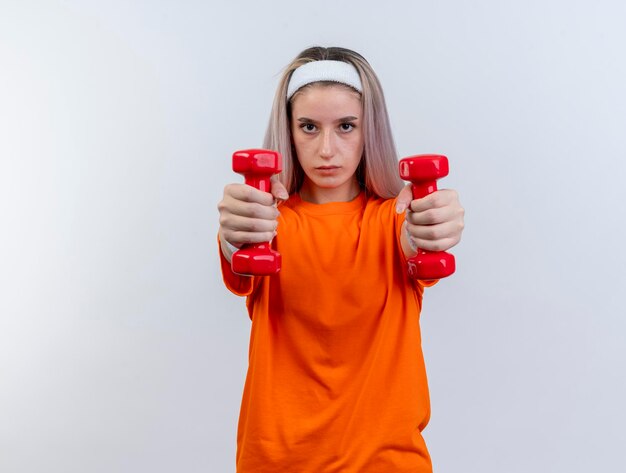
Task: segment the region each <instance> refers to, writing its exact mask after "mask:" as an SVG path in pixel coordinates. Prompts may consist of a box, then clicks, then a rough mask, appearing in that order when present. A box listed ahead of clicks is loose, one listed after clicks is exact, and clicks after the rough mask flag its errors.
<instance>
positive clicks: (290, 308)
mask: <svg viewBox="0 0 626 473" xmlns="http://www.w3.org/2000/svg"><path fill="white" fill-rule="evenodd" d="M279 210H280V213H281V215H280V217H279V226H278V235H277V237H276V238H275V239H274V242H273V246H274V247H275V248H276V249H277V250H278V251H279V252H280V253H281V254H282V269H281V271H280V272H279V273H278V274H276V275H273V276H265V277H245V276H239V275H236V274H234V273H232V271H231V270H230V265H229V264H228V262H227V261H226V260H225V259H224V258H223V256H222V257H221V261H222V274H223V278H224V282H225V284H226V286H227V287H228V289H230V290H231V291H232V292H234V293H235V294H238V295H242V296H247V307H248V312H249V315H250V318H251V320H252V331H251V339H250V352H249V367H248V374H247V377H246V383H245V388H244V393H243V400H242V405H241V413H240V418H239V430H238V435H237V445H238V448H237V472H239V473H265V472H267V473H277V472H284V473H381V472H382V473H400V472H411V473H418V472H419V473H422V472H430V471H432V467H431V462H430V457H429V454H428V451H427V449H426V446H425V444H424V441H423V439H422V435H421V431H422V430H423V429H424V427H425V426H426V424H427V423H428V419H429V415H430V405H429V397H428V386H427V380H426V372H425V368H424V360H423V355H422V349H421V338H420V328H419V315H420V308H421V302H422V293H423V285H422V284H420V283H416V282H413V281H411V280H410V279H409V278H408V276H407V272H406V260H405V257H404V254H403V252H402V249H401V246H400V238H399V234H400V233H399V232H400V228H401V225H402V222H403V219H404V214H401V215H397V214H396V213H395V200H383V199H380V198H377V197H369V198H368V197H366V196H365V194H364V193H361V194H360V195H359V196H358V197H357V198H356V199H355V200H353V201H351V202H339V203H330V204H321V205H317V204H311V203H308V202H304V201H302V200H301V199H300V198H299V197H298V196H297V195H292V196H291V197H290V198H289V200H288V201H286V202H285V203H284V204H282V205H281V206H280V207H279ZM220 254H221V252H220Z"/></svg>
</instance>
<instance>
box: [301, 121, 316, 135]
mask: <svg viewBox="0 0 626 473" xmlns="http://www.w3.org/2000/svg"><path fill="white" fill-rule="evenodd" d="M300 128H302V130H304V131H305V132H306V133H313V132H314V131H315V125H313V124H312V123H303V124H302V125H300Z"/></svg>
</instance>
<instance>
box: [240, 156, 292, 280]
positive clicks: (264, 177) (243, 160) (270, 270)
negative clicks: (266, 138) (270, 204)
mask: <svg viewBox="0 0 626 473" xmlns="http://www.w3.org/2000/svg"><path fill="white" fill-rule="evenodd" d="M281 170H282V159H281V156H280V153H278V152H277V151H270V150H266V149H246V150H242V151H236V152H235V153H233V171H235V172H236V173H238V174H243V176H244V177H245V180H246V181H245V182H246V184H248V185H249V186H252V187H256V188H257V189H259V190H262V191H263V192H270V188H271V183H270V177H271V176H272V174H276V173H279V172H280V171H281ZM280 263H281V257H280V253H278V252H277V251H275V250H272V248H271V247H270V244H269V242H264V243H253V244H250V245H245V246H244V247H243V248H241V249H240V250H239V251H235V253H233V256H232V259H231V262H230V264H231V267H232V269H233V272H235V273H237V274H248V275H254V276H266V275H268V274H276V273H277V272H278V271H280Z"/></svg>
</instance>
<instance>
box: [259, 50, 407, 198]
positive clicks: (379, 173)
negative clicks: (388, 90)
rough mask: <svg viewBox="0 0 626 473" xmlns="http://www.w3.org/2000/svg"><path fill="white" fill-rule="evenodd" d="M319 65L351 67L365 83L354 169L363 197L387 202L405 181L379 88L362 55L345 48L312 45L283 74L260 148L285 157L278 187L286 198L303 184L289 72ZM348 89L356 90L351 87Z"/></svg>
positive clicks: (376, 78) (396, 193) (372, 71)
mask: <svg viewBox="0 0 626 473" xmlns="http://www.w3.org/2000/svg"><path fill="white" fill-rule="evenodd" d="M323 60H334V61H343V62H347V63H349V64H352V65H353V66H354V67H355V68H356V70H357V71H358V73H359V76H360V78H361V82H362V84H363V92H362V93H360V96H361V104H362V105H363V125H362V126H363V136H364V147H363V157H362V158H361V163H360V164H359V167H358V169H357V180H358V181H359V185H360V186H361V187H362V188H363V189H365V191H366V192H368V193H370V194H375V195H377V196H379V197H382V198H385V199H389V198H393V197H395V196H397V195H398V192H400V189H401V188H402V186H403V182H402V180H401V179H400V177H399V175H398V156H397V152H396V146H395V143H394V141H393V135H392V133H391V126H390V123H389V115H388V113H387V106H386V104H385V97H384V94H383V89H382V87H381V85H380V82H379V80H378V77H376V74H375V73H374V70H373V69H372V67H371V66H370V65H369V63H368V62H367V61H366V60H365V58H364V57H363V56H361V55H360V54H358V53H356V52H354V51H351V50H349V49H345V48H337V47H331V48H323V47H319V46H315V47H312V48H308V49H305V50H304V51H302V52H301V53H300V54H298V56H296V58H295V59H294V60H293V61H292V62H291V63H290V64H289V65H288V66H287V67H286V68H285V70H284V72H283V74H282V77H281V79H280V82H279V84H278V88H277V90H276V95H275V97H274V103H273V105H272V112H271V114H270V120H269V124H268V127H267V132H266V133H265V140H264V142H263V147H264V148H267V149H274V150H277V151H279V152H280V153H281V154H282V156H283V171H282V173H281V174H280V179H281V181H282V183H283V184H284V185H285V187H286V188H287V191H288V192H289V194H292V193H293V192H297V191H299V190H300V187H301V186H302V183H303V182H304V171H303V170H302V167H301V166H300V163H299V162H298V159H297V157H296V152H295V148H294V146H293V140H292V138H291V127H290V120H291V102H293V100H294V98H295V97H296V96H297V95H298V93H297V92H296V93H295V94H294V95H293V96H292V97H291V100H290V101H288V100H287V86H288V85H289V79H290V78H291V75H292V74H293V71H295V70H296V69H297V68H298V67H300V66H301V65H303V64H306V63H307V62H312V61H323ZM305 87H306V86H305ZM345 87H349V86H345ZM303 88H304V87H303ZM349 88H350V87H349ZM300 90H302V89H300ZM350 90H354V89H352V88H350ZM355 92H356V91H355ZM356 93H358V92H356Z"/></svg>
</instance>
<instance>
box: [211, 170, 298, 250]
mask: <svg viewBox="0 0 626 473" xmlns="http://www.w3.org/2000/svg"><path fill="white" fill-rule="evenodd" d="M273 177H275V176H273ZM288 198H289V194H288V193H287V190H286V189H285V187H284V186H283V185H282V184H281V183H280V182H279V181H278V179H277V178H273V179H272V187H271V193H270V192H263V191H260V190H258V189H255V188H254V187H251V186H248V185H246V184H228V185H227V186H226V187H224V196H223V198H222V200H221V201H220V203H219V204H218V205H217V209H218V210H219V213H220V228H219V237H220V247H221V249H222V253H223V254H224V257H225V258H226V259H227V260H228V261H230V259H231V256H232V254H233V252H234V250H233V249H232V248H231V247H229V246H228V245H227V244H226V242H228V243H230V245H232V246H234V247H235V248H241V247H242V246H243V245H246V244H249V243H261V242H266V241H271V240H272V238H274V236H275V235H276V228H277V227H278V220H277V219H278V215H279V212H278V209H277V208H276V201H277V200H286V199H288Z"/></svg>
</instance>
